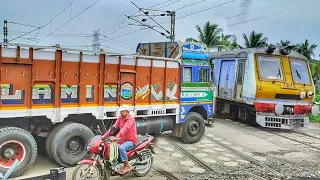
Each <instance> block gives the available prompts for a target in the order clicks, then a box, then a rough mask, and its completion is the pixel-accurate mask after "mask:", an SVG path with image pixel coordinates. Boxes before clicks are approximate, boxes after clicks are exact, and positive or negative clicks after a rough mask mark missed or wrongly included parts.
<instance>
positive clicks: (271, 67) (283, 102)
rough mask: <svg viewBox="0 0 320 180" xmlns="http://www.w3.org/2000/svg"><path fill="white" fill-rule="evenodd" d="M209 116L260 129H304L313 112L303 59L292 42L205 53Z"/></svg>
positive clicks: (309, 78) (315, 111)
mask: <svg viewBox="0 0 320 180" xmlns="http://www.w3.org/2000/svg"><path fill="white" fill-rule="evenodd" d="M209 56H210V59H211V60H212V64H213V66H214V71H215V73H214V74H215V87H217V91H216V92H215V104H216V109H215V110H216V111H215V115H217V116H224V117H228V118H230V119H232V120H237V119H240V120H242V121H244V122H247V123H249V124H255V125H259V126H261V127H265V128H276V129H296V128H302V127H305V126H306V125H307V124H308V122H309V117H308V116H309V114H310V113H311V114H313V115H314V116H317V115H318V114H319V107H318V106H317V105H316V104H315V103H314V100H315V94H316V93H315V92H316V91H315V86H314V84H313V81H312V76H311V71H310V67H309V65H308V62H307V61H308V59H307V58H306V57H305V56H303V55H302V54H300V53H298V52H296V51H294V50H292V46H283V47H276V46H273V45H270V46H268V47H261V48H246V49H237V50H231V51H222V52H211V53H210V55H209Z"/></svg>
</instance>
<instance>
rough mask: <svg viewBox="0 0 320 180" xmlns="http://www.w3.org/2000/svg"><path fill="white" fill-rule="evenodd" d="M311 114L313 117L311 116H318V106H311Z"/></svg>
mask: <svg viewBox="0 0 320 180" xmlns="http://www.w3.org/2000/svg"><path fill="white" fill-rule="evenodd" d="M311 114H312V115H313V116H318V114H319V106H317V105H316V106H312V108H311Z"/></svg>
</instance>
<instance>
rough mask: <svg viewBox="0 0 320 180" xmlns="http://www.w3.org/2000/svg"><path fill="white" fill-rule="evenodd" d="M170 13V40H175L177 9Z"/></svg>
mask: <svg viewBox="0 0 320 180" xmlns="http://www.w3.org/2000/svg"><path fill="white" fill-rule="evenodd" d="M169 15H170V17H171V28H170V40H171V41H174V39H175V29H176V12H175V11H170V13H169Z"/></svg>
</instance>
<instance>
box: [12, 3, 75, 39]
mask: <svg viewBox="0 0 320 180" xmlns="http://www.w3.org/2000/svg"><path fill="white" fill-rule="evenodd" d="M75 1H76V0H73V1H72V2H71V3H70V4H69V5H68V6H66V7H65V8H64V9H63V10H62V11H61V12H59V13H58V14H57V15H56V16H55V17H54V18H53V19H51V20H50V21H49V22H48V23H47V24H45V25H43V26H41V27H38V28H37V29H34V30H31V31H29V32H27V33H25V34H23V35H21V36H18V37H16V38H14V39H11V40H10V41H14V40H16V39H19V38H21V37H23V36H25V35H28V34H30V33H32V32H34V31H36V30H39V32H40V30H41V29H43V28H44V27H46V26H47V25H48V24H50V23H52V21H53V20H55V19H56V18H57V17H58V16H59V15H60V14H61V13H63V12H64V11H65V10H66V9H67V8H68V7H69V6H70V5H72V4H73V3H74V2H75ZM11 23H12V22H11ZM19 24H21V23H19ZM21 25H22V24H21ZM24 25H25V24H24ZM10 41H8V42H10Z"/></svg>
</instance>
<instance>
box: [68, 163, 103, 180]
mask: <svg viewBox="0 0 320 180" xmlns="http://www.w3.org/2000/svg"><path fill="white" fill-rule="evenodd" d="M72 179H73V180H100V179H102V178H101V168H99V167H97V166H93V165H91V164H80V165H78V166H77V167H76V169H75V170H74V171H73V174H72Z"/></svg>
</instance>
